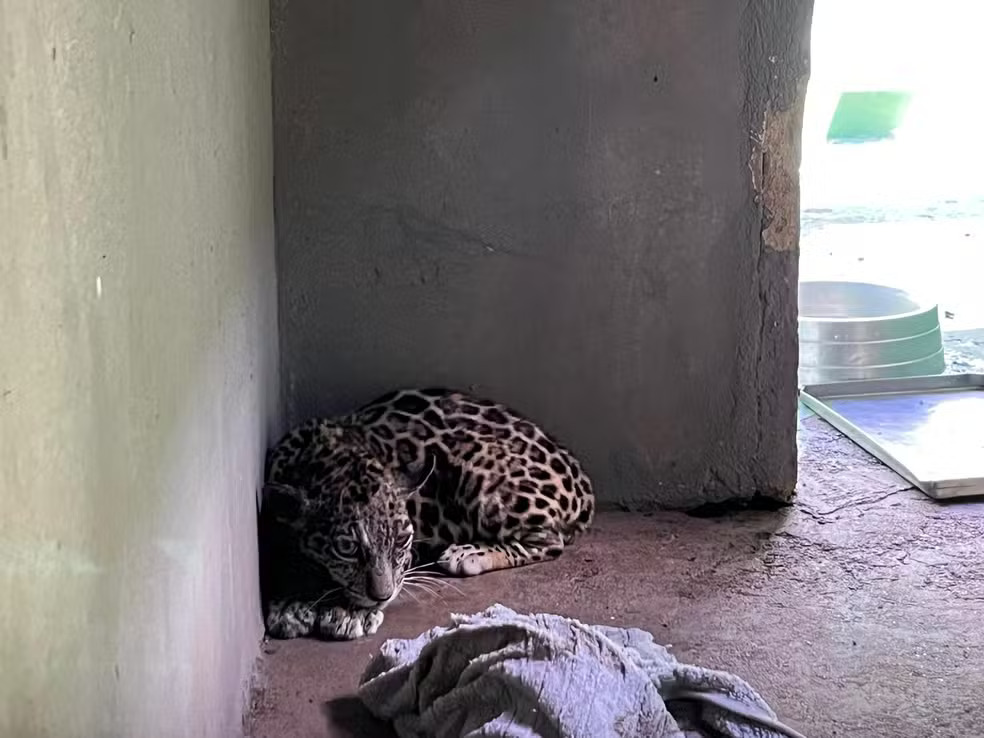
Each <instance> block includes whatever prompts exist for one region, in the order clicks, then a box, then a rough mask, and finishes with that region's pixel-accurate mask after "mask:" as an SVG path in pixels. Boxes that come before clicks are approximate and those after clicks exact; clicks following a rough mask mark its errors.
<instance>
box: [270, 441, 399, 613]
mask: <svg viewBox="0 0 984 738" xmlns="http://www.w3.org/2000/svg"><path fill="white" fill-rule="evenodd" d="M333 457H334V458H332V463H331V469H330V473H328V474H326V475H325V478H324V479H323V480H320V481H319V483H318V484H317V485H310V486H311V487H312V488H305V489H302V488H299V487H296V486H291V485H284V484H268V485H267V486H266V487H265V489H264V492H265V497H266V500H265V504H270V505H271V506H272V507H273V514H274V517H275V518H276V519H277V520H279V521H280V522H282V523H284V524H286V525H288V526H289V527H290V528H292V529H293V530H294V533H295V535H296V537H297V542H298V547H299V548H300V550H301V552H302V553H303V554H304V555H305V556H307V557H308V558H310V559H311V560H312V561H314V562H315V563H316V564H318V565H320V566H322V567H324V568H325V569H326V570H327V571H328V573H329V574H330V575H331V577H332V579H333V580H334V581H335V583H336V584H337V585H338V586H340V587H341V588H342V591H343V592H344V594H345V597H346V598H347V599H348V600H349V602H351V603H352V604H353V605H355V606H357V607H364V608H379V609H382V608H384V607H386V606H387V605H388V604H389V603H390V602H392V601H393V600H394V599H396V596H397V595H398V594H399V593H400V589H401V588H402V587H403V577H404V575H405V574H406V571H407V569H408V568H409V567H410V561H411V547H412V543H413V523H412V522H411V520H410V516H409V515H407V509H406V498H407V496H408V495H409V494H410V482H409V480H407V479H404V478H403V477H402V476H400V475H397V474H393V473H391V472H390V471H388V470H386V469H385V468H384V467H383V466H382V464H380V463H379V462H378V461H377V460H376V459H375V458H373V457H372V456H371V455H367V454H362V453H336V454H333Z"/></svg>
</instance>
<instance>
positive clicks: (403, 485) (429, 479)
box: [387, 463, 436, 495]
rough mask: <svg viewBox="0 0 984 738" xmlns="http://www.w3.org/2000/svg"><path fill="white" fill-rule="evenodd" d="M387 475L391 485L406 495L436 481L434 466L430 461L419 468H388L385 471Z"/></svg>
mask: <svg viewBox="0 0 984 738" xmlns="http://www.w3.org/2000/svg"><path fill="white" fill-rule="evenodd" d="M387 476H388V477H389V483H390V484H391V485H392V486H393V487H395V488H396V489H398V490H400V491H401V492H403V493H405V494H407V495H410V494H413V493H414V492H417V491H418V490H420V489H423V488H424V487H426V486H427V485H429V484H434V483H435V482H436V479H435V476H434V467H433V465H432V464H430V463H428V464H425V465H424V466H423V467H421V468H420V469H407V470H400V469H390V470H389V471H387Z"/></svg>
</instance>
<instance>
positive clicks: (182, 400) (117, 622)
mask: <svg viewBox="0 0 984 738" xmlns="http://www.w3.org/2000/svg"><path fill="white" fill-rule="evenodd" d="M268 18H269V11H268V7H267V4H266V2H262V1H257V0H248V1H247V2H234V1H233V0H209V1H208V2H197V1H195V0H177V1H176V2H158V1H157V0H132V1H131V2H127V3H80V2H71V1H70V0H51V1H50V2H46V3H24V2H19V0H0V29H2V33H0V37H2V39H3V40H2V42H0V241H2V245H0V305H2V308H0V336H2V339H3V348H2V349H0V507H2V513H0V602H2V605H0V665H2V666H0V735H2V736H10V737H11V738H14V737H16V738H33V737H34V736H50V737H52V738H76V737H77V738H109V737H117V736H134V737H135V736H145V737H147V738H151V737H156V736H161V737H162V738H163V737H168V738H170V737H175V738H177V737H178V736H182V737H183V736H201V737H211V736H222V737H223V738H226V737H227V736H231V735H235V734H237V733H238V732H240V730H241V719H242V707H243V695H244V688H245V684H246V681H247V680H248V678H249V675H250V673H251V669H252V665H253V662H254V658H255V656H256V654H257V651H258V643H259V639H260V637H261V635H262V627H261V621H260V609H259V601H258V598H259V595H258V585H257V574H256V538H255V536H256V529H255V493H256V487H257V485H258V483H259V480H260V475H261V464H262V459H263V450H264V446H265V445H266V442H267V436H268V421H269V422H270V423H275V422H276V418H275V417H274V414H275V412H276V409H277V398H278V395H279V389H278V387H279V384H278V378H277V372H276V365H277V346H276V312H275V308H276V284H275V277H274V253H273V222H272V221H273V218H272V135H271V121H272V115H271V102H270V76H269V23H268Z"/></svg>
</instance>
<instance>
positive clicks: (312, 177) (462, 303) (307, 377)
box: [273, 0, 811, 506]
mask: <svg viewBox="0 0 984 738" xmlns="http://www.w3.org/2000/svg"><path fill="white" fill-rule="evenodd" d="M810 10H811V3H810V2H809V1H808V0H796V1H795V2H784V1H781V0H771V1H769V2H762V1H759V0H746V1H745V2H737V3H730V4H729V3H720V2H717V1H716V0H655V1H654V0H544V1H543V2H537V3H529V2H526V1H525V0H503V1H501V2H495V3H488V2H478V1H477V0H467V1H465V2H460V1H455V2H429V3H413V2H408V3H388V2H381V1H379V0H365V1H364V2H360V3H348V2H342V0H290V1H289V2H287V1H286V0H274V3H273V29H274V47H275V52H274V90H275V96H274V112H275V150H276V182H277V187H276V207H277V214H278V219H277V220H278V260H279V266H280V286H281V289H280V308H281V331H282V357H283V366H284V371H285V383H286V388H287V392H286V395H287V401H288V413H289V416H290V419H291V420H298V419H300V418H301V417H303V416H306V415H308V414H312V413H332V412H337V411H340V410H344V409H348V408H349V407H351V406H352V405H353V404H354V403H357V402H360V401H363V400H367V399H369V398H370V397H371V396H372V395H373V394H375V393H378V392H382V391H384V390H386V389H389V388H392V387H395V386H399V385H408V384H421V383H422V384H447V385H455V386H459V387H463V388H471V389H473V390H474V391H477V392H480V393H482V394H486V395H490V396H493V397H495V398H497V399H500V400H503V401H505V402H508V403H510V404H512V405H514V406H515V407H517V408H518V409H520V410H522V411H525V412H526V413H528V414H529V415H531V416H532V417H534V418H536V419H537V420H540V421H541V422H542V423H543V424H544V425H546V426H547V427H548V428H550V429H551V430H553V431H554V432H556V433H557V434H558V435H559V436H560V437H562V438H563V439H565V441H567V442H568V443H569V444H570V445H571V446H572V447H573V448H574V449H575V450H576V451H578V452H579V453H580V454H581V455H582V456H583V457H584V459H585V461H586V463H587V464H588V466H589V468H590V469H591V471H592V472H593V475H594V477H595V478H596V481H597V486H598V490H599V494H600V496H601V498H602V500H603V501H607V502H609V503H615V502H620V503H623V504H629V505H662V506H688V505H695V504H698V503H702V502H710V501H719V500H723V499H725V498H728V497H732V496H739V497H747V496H750V495H753V494H754V493H756V492H758V493H762V494H765V495H770V496H778V497H788V496H789V495H790V494H791V491H792V488H793V486H794V483H795V475H796V448H795V437H794V429H795V403H796V388H795V383H796V324H795V318H796V312H795V311H796V299H795V292H796V258H797V236H796V227H797V224H796V218H795V213H796V208H797V204H796V202H795V201H796V197H797V192H796V190H797V186H796V176H795V170H796V160H797V157H798V153H797V149H798V129H797V128H796V125H795V118H796V115H797V113H796V111H798V109H799V107H798V106H799V105H800V104H801V99H800V96H801V92H800V91H798V88H797V87H796V85H797V83H798V82H799V81H800V80H801V79H802V78H803V77H804V75H805V73H806V72H805V70H806V68H807V66H806V63H807V62H806V55H807V40H808V33H809V15H810ZM766 111H768V113H769V114H768V118H766ZM777 121H778V124H777ZM777 125H778V127H777ZM756 167H757V171H756Z"/></svg>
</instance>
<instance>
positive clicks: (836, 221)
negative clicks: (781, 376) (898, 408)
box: [800, 0, 984, 382]
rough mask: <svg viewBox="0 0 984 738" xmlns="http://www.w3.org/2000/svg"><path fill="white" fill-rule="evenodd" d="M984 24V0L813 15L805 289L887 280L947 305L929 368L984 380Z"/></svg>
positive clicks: (841, 6)
mask: <svg viewBox="0 0 984 738" xmlns="http://www.w3.org/2000/svg"><path fill="white" fill-rule="evenodd" d="M982 22H984V5H982V4H981V3H980V2H976V1H975V0H944V1H943V2H940V3H937V4H936V5H934V6H933V10H932V12H930V11H929V10H928V8H927V6H926V5H925V4H922V3H914V2H901V3H900V2H893V0H869V1H868V2H865V3H856V2H851V1H850V0H817V2H816V4H815V8H814V16H813V28H812V39H811V55H812V64H811V79H810V85H809V91H808V94H807V100H806V110H805V115H804V129H803V157H802V166H801V193H802V200H801V224H802V226H801V229H802V230H801V261H800V285H801V305H802V303H803V299H804V294H805V293H804V291H803V287H802V285H803V284H804V283H805V282H820V281H822V282H865V283H874V284H878V285H885V286H888V287H892V288H896V289H899V290H904V291H905V292H907V293H910V294H914V295H918V296H919V298H920V299H921V300H924V301H925V303H926V304H929V305H932V304H938V306H939V324H940V325H939V327H940V329H941V333H942V348H943V360H942V361H941V362H939V367H938V371H931V372H922V373H940V372H946V373H957V372H973V373H982V372H984V292H982V280H984V176H982V174H981V173H982V171H984V144H982V139H981V130H982V129H981V123H982V121H984V99H982V97H981V96H980V95H979V94H978V93H977V90H978V89H979V80H978V79H977V78H978V77H979V70H980V69H981V68H984V45H981V44H980V41H979V39H978V38H977V33H978V29H979V28H981V24H982ZM805 350H808V349H804V348H801V382H802V381H803V368H802V367H803V366H804V364H806V363H808V362H809V358H808V357H806V356H805V355H804V353H803V351H805ZM913 373H916V372H913ZM850 378H855V377H850ZM857 378H862V377H857ZM865 378H866V377H865ZM837 379H839V378H835V377H830V378H824V379H820V380H817V379H814V380H813V381H836V380H837Z"/></svg>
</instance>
